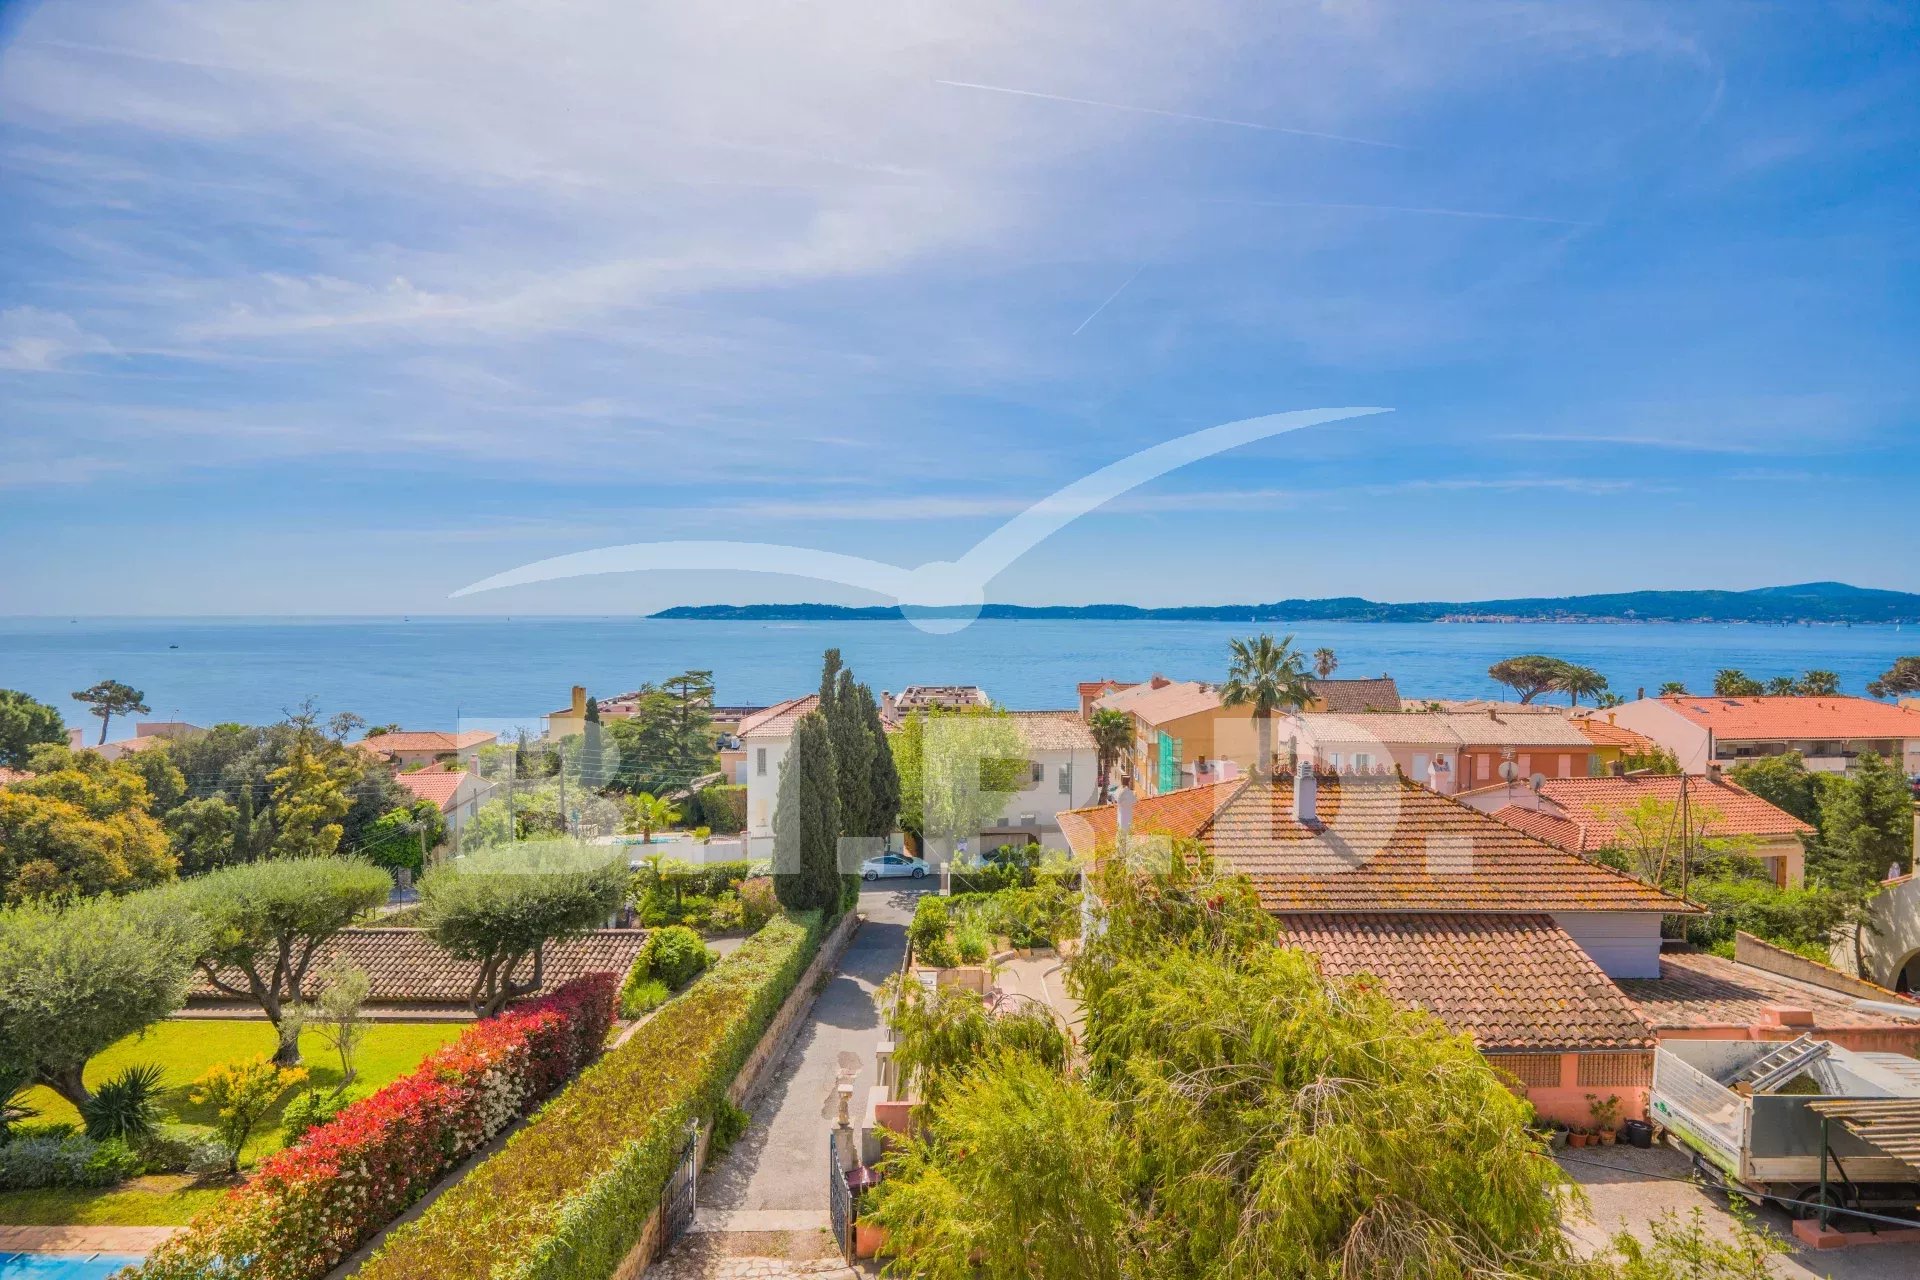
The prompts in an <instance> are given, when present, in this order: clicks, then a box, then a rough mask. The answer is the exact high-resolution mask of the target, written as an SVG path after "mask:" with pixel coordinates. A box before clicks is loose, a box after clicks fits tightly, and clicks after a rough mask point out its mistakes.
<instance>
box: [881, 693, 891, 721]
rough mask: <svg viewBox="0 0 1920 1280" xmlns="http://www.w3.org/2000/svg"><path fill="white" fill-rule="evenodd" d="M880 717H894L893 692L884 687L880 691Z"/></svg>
mask: <svg viewBox="0 0 1920 1280" xmlns="http://www.w3.org/2000/svg"><path fill="white" fill-rule="evenodd" d="M880 718H881V719H882V720H892V719H893V718H894V705H893V694H891V693H890V692H888V691H887V690H885V689H882V690H881V691H880Z"/></svg>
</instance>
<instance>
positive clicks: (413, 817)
mask: <svg viewBox="0 0 1920 1280" xmlns="http://www.w3.org/2000/svg"><path fill="white" fill-rule="evenodd" d="M446 838H447V819H446V815H444V814H442V813H441V812H440V806H439V805H437V804H435V803H434V802H433V801H431V800H415V801H414V802H413V803H412V804H410V805H407V806H406V807H405V808H401V809H393V810H389V811H388V812H387V813H386V814H384V815H383V816H382V817H381V818H380V820H379V821H377V822H375V823H374V824H373V825H372V826H371V827H369V828H367V834H366V838H365V839H364V840H363V841H362V842H361V845H360V849H359V852H360V853H361V854H362V855H363V856H365V857H366V858H367V860H368V861H370V862H372V863H373V864H374V865H376V866H381V867H386V868H387V869H389V870H395V869H398V868H401V867H404V868H406V869H407V870H408V871H411V872H413V874H415V875H419V874H420V873H421V872H422V871H423V870H425V869H426V865H427V854H428V852H429V851H431V850H432V849H433V848H434V847H435V846H437V845H438V844H439V843H440V842H441V841H442V840H444V839H446Z"/></svg>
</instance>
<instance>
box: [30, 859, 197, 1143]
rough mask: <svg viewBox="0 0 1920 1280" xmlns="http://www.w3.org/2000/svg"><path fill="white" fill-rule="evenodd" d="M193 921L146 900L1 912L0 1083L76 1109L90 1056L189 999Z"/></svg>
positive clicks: (86, 1096) (82, 1099) (84, 1093)
mask: <svg viewBox="0 0 1920 1280" xmlns="http://www.w3.org/2000/svg"><path fill="white" fill-rule="evenodd" d="M200 946H201V937H200V932H199V925H198V922H197V921H196V920H195V919H194V917H192V916H190V915H182V914H180V913H178V912H175V911H170V910H166V909H163V907H162V905H161V904H160V903H158V902H156V901H155V900H154V897H153V895H144V894H143V895H137V896H135V897H131V898H109V897H99V898H89V899H85V900H82V901H78V902H73V903H70V904H60V903H52V902H39V903H28V904H25V905H22V906H17V907H5V908H0V1077H7V1078H15V1079H17V1078H25V1079H32V1080H37V1081H39V1082H40V1083H42V1084H44V1085H46V1086H47V1087H48V1088H50V1089H52V1090H53V1091H54V1092H56V1093H58V1094H59V1095H60V1096H61V1097H63V1098H65V1099H66V1100H67V1101H69V1102H71V1103H73V1104H74V1106H76V1107H79V1106H82V1105H83V1104H85V1103H86V1102H88V1101H90V1100H91V1098H92V1094H91V1092H89V1090H88V1089H87V1086H86V1081H85V1078H84V1076H85V1071H86V1066H87V1061H88V1059H90V1058H92V1057H93V1056H94V1055H95V1054H97V1053H99V1052H100V1051H101V1050H103V1049H105V1048H106V1047H107V1046H108V1045H110V1044H112V1043H113V1042H114V1041H116V1040H119V1039H120V1038H122V1037H123V1036H129V1035H132V1034H133V1033H134V1032H136V1031H139V1030H142V1029H143V1028H145V1027H147V1026H149V1025H150V1024H152V1023H154V1022H157V1021H159V1020H160V1019H161V1018H164V1017H166V1016H167V1015H168V1014H170V1013H172V1012H173V1011H174V1010H175V1009H178V1008H179V1007H180V1006H181V1004H183V1003H184V1002H185V1001H186V998H187V983H188V980H189V978H190V977H191V976H192V973H193V962H194V957H195V956H196V955H197V954H198V952H199V948H200Z"/></svg>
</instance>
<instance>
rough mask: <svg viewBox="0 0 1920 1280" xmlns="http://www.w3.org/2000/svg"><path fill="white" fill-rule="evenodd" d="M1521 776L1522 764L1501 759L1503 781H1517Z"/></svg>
mask: <svg viewBox="0 0 1920 1280" xmlns="http://www.w3.org/2000/svg"><path fill="white" fill-rule="evenodd" d="M1519 778H1520V766H1519V765H1517V764H1515V763H1514V762H1513V761H1511V760H1503V761H1501V763H1500V781H1502V782H1516V781H1518V780H1519Z"/></svg>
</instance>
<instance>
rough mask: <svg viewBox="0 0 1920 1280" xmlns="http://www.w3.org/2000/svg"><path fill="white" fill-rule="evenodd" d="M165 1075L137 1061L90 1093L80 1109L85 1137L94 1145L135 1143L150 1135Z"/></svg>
mask: <svg viewBox="0 0 1920 1280" xmlns="http://www.w3.org/2000/svg"><path fill="white" fill-rule="evenodd" d="M163 1074H164V1073H163V1072H162V1071H161V1069H160V1067H159V1066H158V1065H157V1064H155V1063H151V1062H136V1063H134V1064H132V1065H131V1066H129V1067H127V1068H126V1069H125V1070H123V1071H122V1072H121V1073H120V1074H119V1075H117V1076H115V1077H113V1079H111V1080H109V1081H107V1082H106V1083H105V1084H103V1085H101V1086H100V1087H99V1088H98V1089H95V1090H94V1091H93V1098H92V1099H91V1100H90V1101H89V1102H88V1103H87V1105H86V1106H85V1107H84V1108H82V1110H81V1113H80V1118H81V1119H82V1120H84V1121H86V1125H87V1136H88V1137H89V1138H92V1139H93V1140H94V1141H96V1142H104V1141H105V1140H106V1139H108V1138H120V1139H122V1140H124V1141H127V1142H135V1141H138V1140H139V1139H141V1138H146V1137H150V1136H152V1134H153V1129H154V1125H155V1124H156V1123H157V1122H158V1119H159V1108H158V1107H157V1105H156V1102H157V1100H158V1098H159V1096H160V1079H161V1076H162V1075H163Z"/></svg>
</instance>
